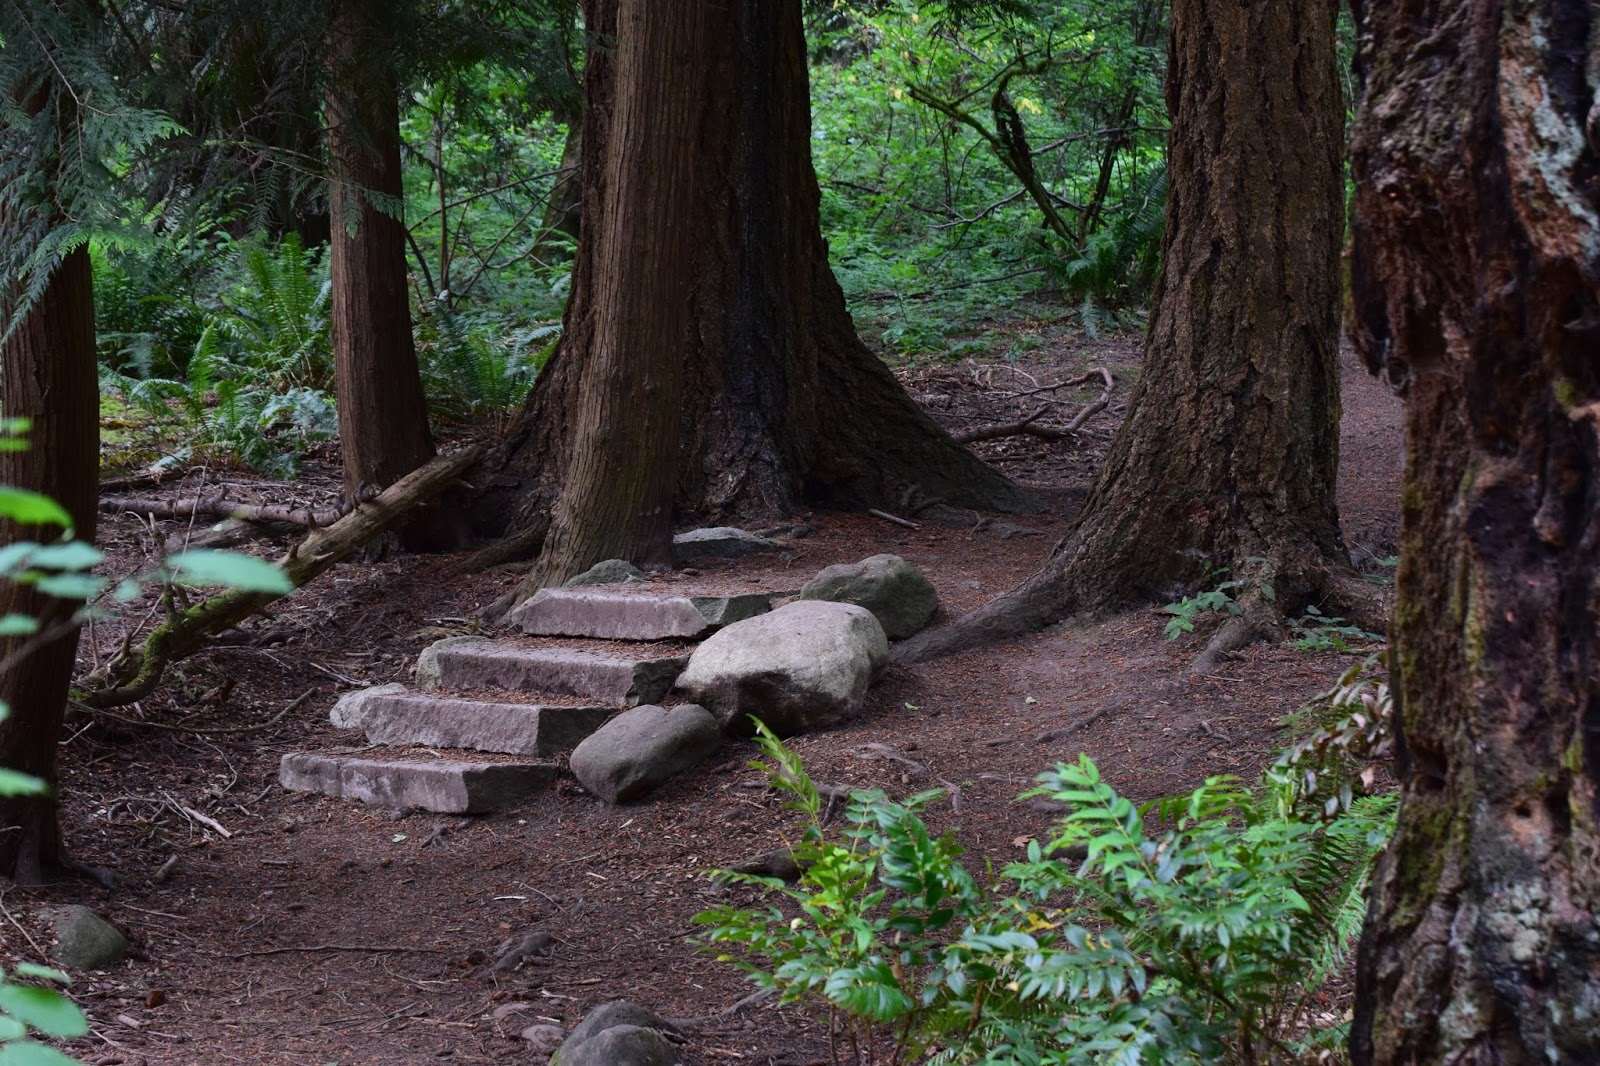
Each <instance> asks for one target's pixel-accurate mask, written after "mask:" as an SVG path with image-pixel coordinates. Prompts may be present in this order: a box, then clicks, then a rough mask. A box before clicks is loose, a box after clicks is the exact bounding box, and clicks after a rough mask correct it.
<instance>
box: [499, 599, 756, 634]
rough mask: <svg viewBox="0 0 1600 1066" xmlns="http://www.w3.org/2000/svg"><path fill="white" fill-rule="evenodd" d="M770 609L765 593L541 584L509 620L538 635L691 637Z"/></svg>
mask: <svg viewBox="0 0 1600 1066" xmlns="http://www.w3.org/2000/svg"><path fill="white" fill-rule="evenodd" d="M771 609H772V600H771V599H770V598H769V597H767V596H764V595H759V594H752V595H744V596H679V595H663V594H660V593H656V594H653V595H652V594H650V593H647V592H634V591H631V590H622V589H599V588H559V589H556V588H549V589H540V590H539V591H538V592H536V593H534V594H533V596H532V597H531V598H529V599H527V600H525V601H523V602H522V604H520V605H519V606H518V607H516V608H515V609H514V610H512V612H511V614H510V616H509V617H510V620H511V623H512V624H513V625H515V626H517V627H518V628H519V629H521V630H522V631H523V632H524V633H527V634H530V635H532V636H536V637H596V638H599V639H601V640H673V639H682V640H693V639H695V638H698V637H703V636H705V635H706V634H707V633H710V632H712V631H714V630H716V629H718V628H720V627H722V626H725V625H730V624H732V623H734V622H739V621H743V620H744V619H746V618H753V617H755V616H756V615H758V614H763V613H765V612H767V611H769V610H771Z"/></svg>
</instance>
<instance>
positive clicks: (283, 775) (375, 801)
mask: <svg viewBox="0 0 1600 1066" xmlns="http://www.w3.org/2000/svg"><path fill="white" fill-rule="evenodd" d="M555 776H556V769H555V767H554V766H551V765H547V764H541V763H494V762H467V761H458V760H450V759H433V760H427V761H419V760H408V759H361V758H351V757H346V756H337V755H321V754H317V753H314V752H292V753H290V754H288V755H285V756H284V757H283V760H282V762H281V763H280V764H279V767H278V783H279V784H281V785H282V786H283V787H284V788H286V789H288V790H290V791H291V792H320V793H322V794H323V795H325V796H333V797H334V798H336V799H348V800H356V801H358V802H361V803H366V804H370V805H371V806H374V807H386V808H391V809H397V810H402V811H404V810H424V811H432V812H434V813H436V814H486V813H488V812H490V811H498V810H504V809H505V808H507V807H514V806H516V805H517V804H519V803H521V802H523V801H524V800H526V799H528V798H529V797H530V796H533V795H535V794H536V793H538V792H541V791H543V790H544V789H545V788H546V787H547V786H548V785H549V784H550V782H551V781H553V780H554V779H555Z"/></svg>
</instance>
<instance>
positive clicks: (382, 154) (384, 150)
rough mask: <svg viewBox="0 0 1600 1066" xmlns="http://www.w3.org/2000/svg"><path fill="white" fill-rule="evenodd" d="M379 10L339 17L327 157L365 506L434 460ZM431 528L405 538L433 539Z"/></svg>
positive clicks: (349, 431) (356, 482) (353, 435)
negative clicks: (415, 333)
mask: <svg viewBox="0 0 1600 1066" xmlns="http://www.w3.org/2000/svg"><path fill="white" fill-rule="evenodd" d="M382 24H383V15H382V5H381V4H379V3H377V0H349V2H346V3H342V4H340V5H339V7H338V11H337V13H336V15H335V17H334V21H333V25H332V27H331V30H330V40H329V48H330V56H331V58H330V71H329V82H328V85H329V88H328V101H327V103H328V106H327V110H328V155H329V163H330V167H331V173H332V176H331V180H330V182H329V191H328V199H329V208H330V213H331V215H332V224H333V251H332V275H333V348H334V358H335V373H336V376H337V383H338V401H339V443H340V448H341V451H342V453H343V456H344V482H345V492H346V494H347V495H348V496H349V497H350V498H351V499H360V498H362V497H364V496H367V495H370V494H371V493H373V492H375V491H377V490H380V489H383V488H386V487H387V486H389V485H392V484H393V483H394V482H395V481H397V480H399V479H400V478H401V477H403V476H404V475H406V474H408V473H410V472H411V471H413V470H415V469H416V468H417V467H419V466H421V465H422V464H423V463H425V462H427V461H428V460H429V459H431V458H432V457H433V454H434V448H433V437H432V434H431V433H430V432H429V429H428V408H427V403H426V400H425V399H424V397H423V393H422V378H421V375H420V373H419V370H418V366H417V352H416V347H415V345H414V342H413V340H412V336H411V304H410V300H409V297H408V295H407V293H406V237H405V223H404V222H403V221H401V219H400V218H399V217H397V214H396V212H398V211H399V208H400V204H401V200H402V198H403V196H404V192H405V190H404V187H403V185H402V182H401V169H400V117H399V102H398V89H397V88H396V85H395V78H394V70H393V66H392V57H391V54H390V53H391V51H392V49H393V48H394V42H392V41H390V40H389V39H388V38H387V36H386V34H385V33H384V32H383V30H382ZM429 525H430V523H427V522H421V523H418V524H417V525H415V526H413V527H412V528H411V530H410V535H409V536H404V537H403V539H406V540H407V541H408V542H411V543H412V546H416V547H423V546H427V544H428V543H429V542H431V541H432V540H433V531H432V530H429V529H428V528H427V527H428V526H429Z"/></svg>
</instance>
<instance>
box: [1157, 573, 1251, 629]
mask: <svg viewBox="0 0 1600 1066" xmlns="http://www.w3.org/2000/svg"><path fill="white" fill-rule="evenodd" d="M1245 585H1246V582H1244V581H1238V580H1234V581H1224V582H1222V583H1221V584H1219V585H1217V586H1216V587H1215V588H1211V589H1208V590H1207V591H1205V592H1197V593H1195V594H1194V595H1193V596H1185V597H1184V598H1183V599H1181V600H1178V601H1176V602H1174V603H1169V604H1167V605H1166V606H1165V607H1162V608H1161V610H1162V611H1163V612H1165V613H1166V614H1170V615H1171V616H1172V620H1171V621H1169V622H1168V623H1167V628H1166V629H1165V630H1164V632H1165V633H1166V636H1167V639H1168V640H1177V639H1178V638H1179V637H1181V636H1183V635H1184V634H1185V633H1193V632H1194V630H1195V621H1196V620H1197V619H1201V618H1206V617H1209V616H1211V615H1223V616H1233V615H1238V614H1241V613H1243V611H1244V608H1243V607H1242V606H1240V604H1239V601H1238V599H1237V598H1236V597H1235V596H1234V592H1235V591H1236V590H1238V589H1242V588H1244V587H1245Z"/></svg>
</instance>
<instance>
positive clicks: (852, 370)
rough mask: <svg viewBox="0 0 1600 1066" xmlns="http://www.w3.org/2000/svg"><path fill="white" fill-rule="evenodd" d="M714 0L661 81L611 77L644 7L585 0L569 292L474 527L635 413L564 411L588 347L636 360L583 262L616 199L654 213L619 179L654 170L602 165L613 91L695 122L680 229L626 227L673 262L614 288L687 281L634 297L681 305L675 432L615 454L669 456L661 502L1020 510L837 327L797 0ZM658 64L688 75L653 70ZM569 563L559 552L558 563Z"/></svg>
mask: <svg viewBox="0 0 1600 1066" xmlns="http://www.w3.org/2000/svg"><path fill="white" fill-rule="evenodd" d="M670 6H677V5H670ZM721 10H722V11H723V15H722V19H721V21H720V23H719V24H718V25H716V26H712V27H709V28H707V29H706V30H705V32H704V33H702V34H701V35H700V36H699V37H698V38H697V39H694V40H689V39H687V38H686V37H679V38H675V39H676V40H678V41H679V42H680V45H679V47H681V48H682V51H681V52H680V53H679V54H678V56H677V58H678V60H679V62H680V66H679V67H678V68H677V69H676V70H675V71H674V72H673V73H672V76H671V77H670V78H668V79H667V81H666V82H663V83H657V84H648V85H630V84H628V82H629V81H630V80H633V79H637V78H640V77H643V76H645V75H647V74H648V73H649V69H650V68H647V67H645V66H643V65H639V64H635V65H633V66H628V65H626V64H624V62H623V61H622V58H621V57H623V56H631V55H634V54H636V53H639V52H641V51H642V50H645V49H649V48H651V47H654V45H653V44H652V43H651V42H637V43H635V42H630V41H628V40H627V36H628V35H629V34H632V33H634V32H637V30H638V29H639V28H641V27H647V26H651V25H653V24H654V23H655V22H656V21H657V20H656V19H655V18H651V19H648V20H646V21H644V22H640V23H637V24H635V23H631V22H627V21H623V22H620V23H619V21H618V19H617V3H616V0H592V2H591V3H589V4H588V5H587V7H586V12H587V23H586V24H587V26H588V28H589V32H590V41H591V45H590V49H589V59H588V63H587V65H586V67H585V73H584V93H585V101H586V103H585V108H584V120H583V121H584V126H583V133H582V137H583V148H584V163H583V188H584V221H583V226H582V234H581V237H580V242H579V251H578V259H577V262H576V264H575V269H574V274H573V297H572V302H571V304H570V305H569V307H568V309H567V315H566V331H565V334H564V336H563V339H562V342H561V346H560V348H559V350H558V352H557V354H556V356H555V357H554V358H553V359H552V361H551V363H550V365H549V367H547V368H546V370H545V373H544V374H543V375H542V376H541V378H540V381H539V383H538V385H537V386H536V387H535V389H534V392H533V394H532V395H531V396H530V397H529V400H528V403H527V405H526V406H525V408H524V410H523V412H522V414H521V415H520V417H519V419H518V421H517V423H516V425H514V426H513V428H512V431H511V433H510V434H509V435H508V437H507V439H506V441H505V443H504V445H503V446H502V448H501V451H500V453H499V456H498V457H497V459H496V460H495V461H494V463H493V466H494V467H495V468H497V469H496V470H495V473H497V474H498V477H497V478H496V479H495V480H496V485H495V486H494V488H493V490H492V491H491V492H489V493H488V494H486V496H485V499H484V506H485V512H486V518H487V521H486V523H485V524H486V525H489V526H490V528H495V529H500V530H503V529H505V528H506V527H507V526H514V527H516V528H523V529H525V528H529V527H534V528H536V527H537V526H538V525H539V524H540V523H541V522H543V521H545V520H546V519H545V517H544V516H545V514H546V513H547V511H548V508H549V505H550V500H551V499H552V498H553V497H554V496H555V494H556V492H557V489H558V487H559V485H560V482H561V480H562V478H563V476H564V475H565V474H566V472H567V470H568V469H569V460H570V459H571V457H573V456H575V455H583V454H585V453H587V452H589V451H590V450H592V449H594V448H596V447H597V446H603V445H600V444H599V443H598V442H597V441H596V439H595V438H594V434H595V433H596V432H597V431H599V430H601V429H606V430H612V431H615V430H617V429H618V427H619V426H620V424H621V423H620V422H619V421H618V419H629V420H635V419H639V418H642V417H644V413H643V411H642V409H636V410H634V411H631V412H629V413H627V414H623V413H621V412H618V413H617V415H616V417H615V418H613V420H612V421H611V423H610V425H609V426H600V425H598V424H597V423H596V422H595V421H594V419H593V418H592V417H585V418H584V419H583V420H581V423H580V422H579V421H577V420H573V419H571V418H570V412H573V411H579V410H585V409H589V408H590V406H591V405H592V404H594V403H596V402H598V401H596V400H594V399H592V398H587V397H585V396H584V393H585V392H586V391H587V390H590V389H595V390H605V391H608V392H609V391H610V390H613V389H614V388H616V386H615V385H612V384H608V383H606V382H605V381H604V380H603V376H602V375H600V374H597V373H595V367H596V365H597V363H596V360H602V361H605V365H607V366H610V367H612V368H617V367H621V366H624V365H627V364H625V363H624V362H623V360H625V359H627V360H631V359H650V358H651V356H650V355H649V354H647V353H643V352H641V353H627V352H608V348H607V345H608V344H609V343H610V342H609V341H608V340H607V339H606V338H608V337H609V336H616V335H618V334H616V333H613V332H609V331H613V330H615V329H617V328H618V327H616V326H614V325H611V324H609V323H608V322H607V316H608V315H611V314H615V313H617V312H619V311H621V310H622V308H623V307H624V306H625V305H624V303H623V302H622V301H620V300H617V299H614V298H612V297H611V296H609V295H607V293H608V291H609V289H608V286H610V285H611V284H612V282H611V279H608V277H607V276H606V274H607V270H608V269H609V267H608V266H606V265H602V264H605V263H607V262H608V260H607V258H606V257H607V256H608V255H610V254H613V253H612V252H610V251H609V250H608V248H607V245H606V242H605V240H604V236H603V235H604V234H605V233H608V232H610V231H611V229H610V228H607V227H611V228H614V226H612V224H611V223H609V222H608V223H607V224H606V226H602V225H601V224H600V223H599V222H598V221H597V220H610V219H615V218H621V217H623V216H627V217H629V218H630V219H631V221H632V224H633V225H634V226H637V227H640V228H641V229H650V230H659V229H662V228H664V227H663V226H662V220H661V219H658V218H655V217H652V216H650V215H641V214H640V213H639V212H640V211H642V210H643V209H644V207H645V205H644V203H643V198H642V197H641V195H640V193H639V191H638V190H637V189H635V188H633V186H634V184H635V183H637V182H642V181H651V180H655V179H653V178H652V177H651V176H650V175H645V174H642V173H640V172H639V171H638V170H619V169H617V168H616V167H614V166H612V165H611V161H612V160H613V159H614V158H617V154H618V152H622V153H626V152H629V151H633V150H635V149H636V147H637V146H636V145H633V144H631V143H628V144H622V145H621V146H620V147H618V145H617V143H615V142H620V141H622V140H623V139H624V138H625V137H626V138H632V137H634V136H637V135H639V133H640V131H641V130H642V129H646V128H648V126H649V123H650V122H651V121H654V118H653V117H652V118H651V119H641V118H639V117H637V116H636V115H635V114H634V113H633V112H632V111H631V110H625V108H624V106H623V103H622V102H624V101H631V100H634V99H640V100H645V99H650V100H654V101H655V103H654V105H653V107H654V108H658V109H662V110H663V111H665V110H666V109H667V105H666V104H665V101H667V100H669V99H670V101H671V102H672V103H671V107H672V108H684V109H692V110H693V115H692V121H693V122H694V123H695V126H694V130H695V133H694V136H692V137H686V138H684V139H683V140H682V142H681V143H680V144H678V145H677V146H676V150H677V151H678V152H680V153H682V154H683V156H684V157H685V158H684V159H683V160H677V159H674V160H673V166H674V167H675V168H676V167H677V166H679V165H684V166H687V165H688V164H689V163H692V164H693V166H692V171H691V175H692V180H693V198H692V203H691V204H690V206H689V210H688V211H687V213H686V215H685V217H684V218H683V219H682V220H680V221H679V222H677V223H674V224H675V225H680V224H681V225H682V226H683V232H682V233H674V234H663V233H655V232H653V233H649V234H643V235H640V236H639V237H638V238H636V239H638V240H650V241H659V242H663V243H662V245H661V249H662V250H663V251H664V250H665V249H666V248H667V247H669V246H677V245H678V244H679V243H680V242H681V243H682V249H683V250H682V256H681V259H680V260H679V262H678V266H677V269H676V270H675V271H674V273H675V275H676V276H675V277H674V278H672V279H667V280H663V281H662V282H661V283H660V284H658V285H657V286H655V287H654V288H653V289H652V290H651V292H652V293H653V295H650V296H648V297H645V296H644V295H643V294H641V296H640V297H639V298H638V299H636V298H634V297H629V298H628V303H629V304H631V305H632V306H634V307H635V308H636V309H638V310H640V312H641V313H643V308H642V305H641V304H640V303H639V299H643V298H650V299H654V298H668V294H671V293H686V294H688V295H687V298H686V299H684V300H682V301H681V306H679V307H678V308H675V309H655V310H651V311H650V312H649V314H648V318H649V319H652V320H653V319H660V320H662V321H675V320H676V318H675V316H679V315H684V316H687V318H688V329H687V334H686V339H684V340H683V341H682V343H681V346H680V349H679V352H678V357H677V358H678V360H679V362H680V364H681V366H680V371H679V372H680V374H681V380H682V391H681V398H680V401H679V403H678V405H677V410H676V411H675V412H673V413H672V417H673V419H674V421H675V425H676V427H677V430H676V447H675V448H667V449H665V451H663V452H661V453H658V454H654V455H651V454H643V453H636V454H633V455H631V456H629V457H628V462H629V463H630V464H632V465H634V466H643V465H646V464H649V463H652V462H656V461H659V462H662V463H663V464H673V465H674V467H675V469H674V472H673V474H672V478H673V480H674V482H675V492H674V499H675V511H676V514H677V516H678V517H690V516H694V517H701V518H723V519H740V518H748V517H752V516H756V515H771V514H784V513H793V511H794V510H796V509H797V508H799V507H800V506H801V505H802V504H803V503H826V504H834V505H846V506H850V505H854V506H872V505H879V506H884V505H890V504H896V503H898V502H900V500H901V499H902V497H903V494H905V493H908V492H919V493H921V494H923V495H924V497H942V498H943V499H945V500H946V501H948V502H950V503H955V504H965V505H968V506H976V507H986V508H997V509H1008V510H1022V509H1028V508H1029V507H1030V506H1031V504H1030V501H1029V500H1028V498H1027V497H1026V496H1025V495H1024V494H1023V493H1022V492H1021V491H1020V490H1018V489H1017V488H1016V487H1015V486H1014V485H1012V484H1011V483H1010V482H1009V481H1007V480H1006V479H1005V478H1004V477H1002V476H1001V475H1000V474H998V473H996V472H995V471H993V470H991V469H990V468H988V467H987V466H985V465H984V464H983V463H982V462H980V461H979V460H978V459H977V458H976V457H975V456H973V455H972V454H971V453H970V452H968V451H967V450H966V449H964V448H962V447H960V446H958V445H956V444H955V443H954V442H953V441H951V440H950V438H949V436H948V435H947V434H946V433H944V432H943V431H942V430H941V429H940V428H939V427H938V426H937V425H936V424H935V423H934V422H933V421H932V420H931V419H929V418H928V417H927V416H926V415H925V414H924V413H923V412H922V411H921V410H920V409H919V408H918V407H917V406H916V405H915V404H914V403H913V402H912V401H911V399H910V397H909V396H907V395H906V393H905V392H904V390H903V389H901V388H900V386H899V384H898V382H897V381H896V380H895V378H894V376H893V375H892V374H890V373H889V371H888V369H887V368H886V367H885V366H884V365H883V363H882V362H881V361H879V360H878V359H877V358H875V357H874V356H873V355H872V354H871V353H870V352H868V351H867V350H866V348H865V347H864V346H863V345H862V344H861V342H860V340H859V339H858V338H857V337H856V334H855V327H854V324H853V323H852V322H851V319H850V315H849V313H848V312H847V311H846V310H845V305H844V297H843V294H842V293H841V292H840V289H839V286H838V283H837V282H836V281H835V280H834V277H833V273H832V271H831V270H830V269H829V266H828V259H827V247H826V245H825V243H824V241H823V240H822V236H821V231H820V229H819V222H818V191H817V181H816V175H815V173H814V171H813V170H812V167H811V154H810V141H811V126H810V99H809V89H808V85H807V75H806V58H805V42H804V37H803V33H802V27H801V19H800V7H799V3H798V0H785V2H782V3H774V2H772V0H737V2H734V3H731V4H728V5H724V6H723V8H722V9H721ZM613 53H614V55H613ZM614 60H615V62H614ZM675 79H685V80H688V81H689V82H690V83H691V87H686V88H681V89H680V88H678V87H676V86H672V85H671V83H672V82H673V81H674V80H675ZM694 94H697V95H694ZM614 102H615V107H614ZM628 106H629V107H631V106H632V105H631V104H630V105H628ZM665 117H666V116H665V115H663V120H665ZM674 121H677V120H676V119H675V120H674ZM683 121H691V118H690V117H687V116H686V117H685V118H684V119H683ZM663 150H664V149H663ZM669 281H670V283H669ZM677 336H678V334H672V335H671V336H670V337H666V338H657V343H676V342H675V341H674V340H673V338H676V337H677ZM640 395H643V394H642V393H641V394H640ZM569 423H570V425H569ZM580 425H581V428H580ZM629 476H630V478H636V479H638V480H641V481H644V480H649V479H650V476H649V475H645V474H641V473H639V472H637V471H631V470H630V471H629ZM638 518H639V520H640V521H641V522H643V521H645V519H644V517H643V516H642V515H639V516H638ZM650 521H654V518H652V519H650ZM628 539H630V538H626V537H625V538H622V540H620V541H619V543H621V542H625V541H627V540H628ZM590 554H592V553H590ZM589 561H590V562H592V561H594V560H592V559H590V560H589ZM581 564H582V559H581V558H579V557H578V556H577V555H573V554H571V553H568V554H566V555H564V556H563V558H562V566H561V567H560V569H568V568H570V567H572V566H577V565H581Z"/></svg>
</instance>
